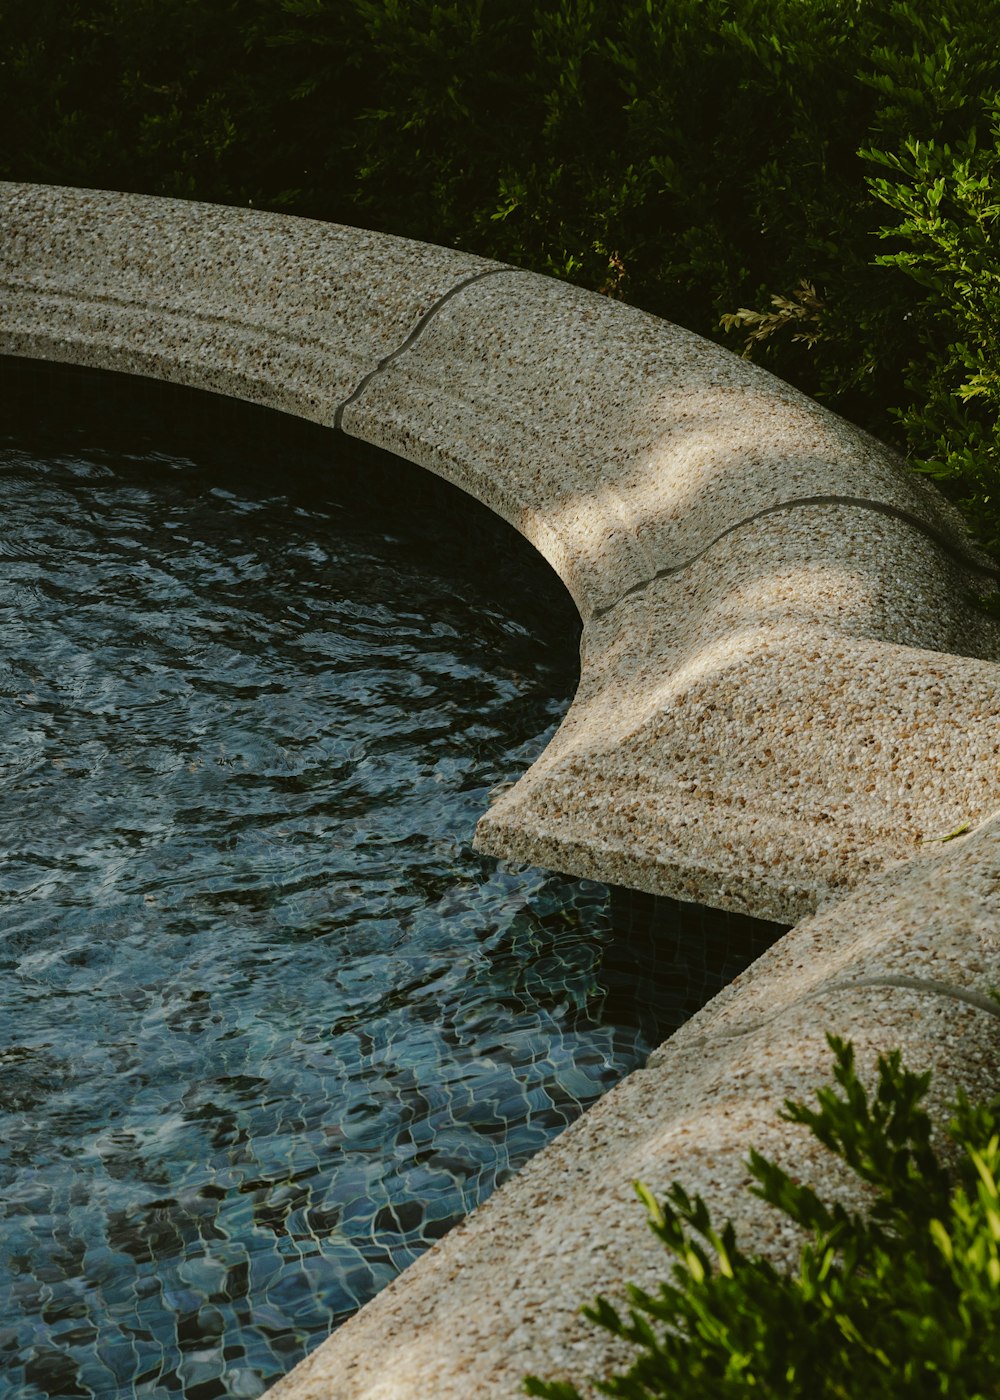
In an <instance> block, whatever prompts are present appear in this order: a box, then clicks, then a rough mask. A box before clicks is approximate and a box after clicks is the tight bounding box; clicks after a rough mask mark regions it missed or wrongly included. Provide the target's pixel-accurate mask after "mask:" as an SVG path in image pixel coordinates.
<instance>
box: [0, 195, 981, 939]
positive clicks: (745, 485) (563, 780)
mask: <svg viewBox="0 0 1000 1400" xmlns="http://www.w3.org/2000/svg"><path fill="white" fill-rule="evenodd" d="M0 206H2V241H0V285H2V287H3V308H2V317H0V352H5V353H14V354H23V355H34V356H38V357H41V358H46V357H48V358H54V359H59V360H68V361H73V362H79V363H85V364H89V365H96V366H102V367H107V368H113V369H119V370H123V369H124V370H130V371H133V372H136V373H142V374H148V375H153V376H157V377H161V378H167V379H171V380H175V381H177V382H180V383H185V384H191V385H196V386H198V387H201V388H209V389H215V390H217V391H219V392H221V393H226V394H231V395H233V396H236V397H241V398H247V399H251V400H253V401H256V402H261V403H266V404H268V405H270V406H272V407H278V408H281V409H284V410H286V411H288V412H291V413H296V414H299V415H301V416H303V417H308V418H311V419H313V420H315V421H318V422H321V423H327V424H334V423H337V424H340V425H342V426H343V428H344V429H345V430H346V431H347V432H349V433H351V434H354V435H356V436H359V437H362V438H364V439H366V440H367V441H370V442H373V443H375V444H376V445H378V446H382V447H386V448H388V449H390V450H392V451H394V452H397V453H399V454H400V455H402V456H405V457H408V458H410V459H411V460H413V461H415V462H418V463H419V464H421V465H423V466H426V467H428V468H430V469H431V470H433V471H435V472H438V473H439V474H441V475H443V476H446V477H449V478H450V479H452V480H453V481H455V482H457V483H458V484H459V485H460V486H462V487H463V488H464V489H466V490H468V491H470V492H471V493H472V494H473V495H475V496H477V497H479V498H480V499H481V500H484V501H485V502H486V503H487V504H488V505H490V506H492V507H493V508H494V509H496V510H497V511H498V512H499V513H500V514H502V515H504V516H506V517H507V518H508V519H510V520H512V521H513V522H514V524H516V525H517V526H518V527H519V528H520V529H521V530H522V531H523V532H524V533H525V534H527V535H528V537H529V538H530V539H532V540H533V541H534V543H535V544H536V545H537V546H538V548H539V549H540V550H541V551H542V553H543V554H545V555H546V556H547V558H548V559H549V561H550V562H551V563H552V564H553V565H554V567H555V568H556V569H557V571H558V572H559V574H560V575H561V577H562V578H563V579H564V581H565V582H566V583H567V586H568V587H569V588H570V591H571V592H572V593H573V595H574V597H575V599H576V601H577V604H578V606H579V608H580V611H581V613H582V615H583V617H584V619H585V622H586V632H585V636H584V657H585V661H584V667H583V677H582V681H581V686H580V692H579V695H578V697H577V700H576V703H575V704H574V706H573V708H572V710H571V711H570V714H569V715H568V716H567V719H566V722H565V724H564V725H563V727H562V729H561V730H560V732H559V735H558V736H557V738H556V740H555V741H554V742H553V744H552V745H551V746H550V748H549V750H548V751H547V752H546V754H545V755H543V757H542V759H541V760H540V761H539V763H538V764H537V765H536V768H535V769H534V770H532V772H531V773H529V775H528V776H527V777H526V778H525V779H524V780H523V781H522V782H521V783H519V784H517V785H516V786H515V787H514V788H513V789H512V790H510V791H508V792H507V793H505V794H504V796H503V798H502V801H500V802H499V803H498V804H497V806H496V807H495V808H494V809H493V810H492V811H491V812H489V813H488V814H487V815H486V816H485V817H484V819H483V821H482V822H481V823H480V827H479V831H478V836H477V840H478V843H479V845H480V847H481V848H482V849H483V850H485V851H487V852H490V853H492V854H495V855H500V856H510V857H514V858H517V859H522V860H529V861H534V862H536V863H539V864H548V865H552V866H557V867H560V868H562V869H565V870H567V871H569V872H571V873H578V874H586V875H591V876H594V877H596V878H599V879H607V880H608V881H610V882H612V883H617V884H629V885H632V886H634V887H636V888H639V889H643V890H647V891H650V892H652V893H658V894H669V895H675V896H680V897H681V898H686V899H694V900H700V901H703V902H706V903H710V904H714V905H717V906H720V907H726V908H732V909H736V910H739V911H741V912H749V913H754V914H758V915H760V916H762V917H767V918H773V919H778V920H785V921H787V920H790V919H794V918H797V917H800V916H801V915H802V914H803V913H806V912H808V911H809V910H811V909H813V908H815V907H816V905H817V903H818V902H819V901H821V900H822V899H824V898H827V897H829V895H830V894H832V893H835V892H837V891H840V890H843V889H846V888H849V887H850V886H851V885H853V884H854V883H855V882H856V881H857V880H858V879H861V878H863V877H864V876H865V875H866V874H867V873H869V872H870V871H871V870H874V869H878V868H880V867H881V866H883V865H885V864H886V863H887V862H892V861H894V860H899V859H902V858H906V857H907V856H909V855H911V854H912V852H913V850H914V849H915V847H916V845H917V843H919V842H920V841H921V840H925V839H927V838H928V837H932V836H934V835H936V834H940V832H941V831H942V830H950V829H951V828H952V827H953V826H954V825H956V824H957V823H958V822H959V821H962V820H967V819H972V820H975V819H978V818H981V817H982V816H984V815H985V814H986V813H987V812H989V811H991V810H992V809H993V808H994V807H995V806H996V805H997V804H998V803H1000V772H998V770H1000V762H998V757H1000V755H998V748H997V742H998V741H997V737H996V736H997V735H998V734H1000V698H998V696H1000V690H998V687H997V686H996V684H995V670H994V667H995V665H996V663H997V662H998V661H1000V626H998V624H997V623H996V622H991V621H989V620H988V619H987V618H986V617H985V616H983V615H979V614H976V613H974V612H973V611H972V609H971V606H970V604H969V597H970V595H971V594H974V593H976V592H978V593H987V592H990V591H993V592H995V591H996V588H997V580H996V578H995V577H994V576H993V575H992V574H991V573H990V571H989V568H988V567H987V566H984V561H983V560H982V559H981V558H980V557H979V556H978V555H977V554H976V552H975V551H974V549H973V548H972V547H971V545H970V544H969V542H968V540H967V539H966V538H965V536H964V534H963V530H962V526H961V523H960V521H959V520H958V519H957V517H956V516H955V514H954V513H953V512H952V511H951V510H950V509H949V508H947V507H946V506H945V505H944V503H943V501H942V500H941V499H940V497H938V496H937V494H936V493H935V492H934V491H933V490H932V489H931V488H930V487H929V486H928V485H927V484H926V483H925V482H923V481H922V480H921V479H919V478H917V477H915V476H914V475H913V474H912V473H910V472H908V471H907V470H906V469H905V468H904V467H903V466H902V464H900V463H899V462H898V461H897V460H896V459H895V458H894V457H893V456H892V454H891V453H889V452H888V451H887V450H886V449H884V448H883V447H881V446H880V445H879V444H878V443H877V442H875V441H874V440H872V439H870V438H868V437H867V436H865V435H864V434H862V433H859V432H858V431H856V430H855V429H853V428H851V427H850V426H849V425H848V424H846V423H844V422H843V421H842V420H840V419H838V418H836V417H835V416H834V415H832V414H830V413H828V412H826V411H825V410H823V409H821V408H820V407H818V406H817V405H816V404H814V403H812V402H811V401H810V400H808V399H806V398H804V397H803V396H802V395H801V394H798V393H797V392H796V391H794V390H792V389H790V388H789V387H788V386H787V385H784V384H782V383H780V382H779V381H778V380H776V379H774V378H773V377H772V376H771V375H768V374H766V373H764V372H763V371H761V370H759V369H757V368H755V367H754V366H752V365H750V364H748V363H747V362H746V361H743V360H741V359H738V358H737V357H736V356H734V355H731V354H729V353H727V352H726V351H724V350H720V349H719V348H718V347H716V346H713V345H710V344H709V343H708V342H706V341H703V340H701V339H699V338H698V337H697V336H694V335H691V334H690V333H689V332H687V331H684V330H681V329H679V328H678V327H676V326H671V325H669V324H667V323H665V322H662V321H658V320H656V319H655V318H654V317H651V316H648V315H645V314H644V313H642V312H638V311H635V310H633V309H631V308H628V307H625V306H622V305H621V304H620V303H617V302H612V301H609V300H607V299H605V298H602V297H599V296H596V295H593V294H591V293H588V292H583V291H580V290H578V289H577V288H573V287H570V286H567V285H565V284H563V283H559V282H555V281H553V280H551V279H548V278H544V277H537V276H534V275H532V274H526V273H522V272H517V271H513V270H510V269H504V268H502V267H500V266H499V265H497V264H493V263H487V262H483V261H482V260H479V259H476V258H473V257H470V256H468V255H466V254H460V253H454V252H450V251H448V250H447V249H441V248H432V247H428V246H426V245H423V244H414V243H409V242H406V241H405V240H402V239H397V238H388V237H384V236H381V235H377V234H372V233H367V232H364V231H362V230H357V229H346V228H341V227H337V226H333V225H323V224H318V223H314V222H310V221H308V220H304V219H293V218H288V217H285V216H281V215H274V214H260V213H255V212H253V211H247V210H233V209H226V208H222V207H219V206H209V205H198V204H193V203H187V202H184V201H177V200H159V199H153V198H147V197H139V196H126V195H118V194H109V193H101V192H94V191H77V190H64V189H50V188H45V187H37V186H12V185H6V186H3V187H2V190H0ZM994 573H995V571H994ZM959 716H960V718H959Z"/></svg>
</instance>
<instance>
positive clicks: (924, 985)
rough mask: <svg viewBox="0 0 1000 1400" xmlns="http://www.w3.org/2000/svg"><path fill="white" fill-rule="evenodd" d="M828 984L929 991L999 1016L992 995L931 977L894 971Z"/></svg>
mask: <svg viewBox="0 0 1000 1400" xmlns="http://www.w3.org/2000/svg"><path fill="white" fill-rule="evenodd" d="M828 986H829V989H830V990H831V991H832V990H837V991H840V990H843V989H845V988H848V987H902V988H905V989H907V990H909V991H913V992H930V993H932V994H933V995H934V996H939V997H950V998H951V1000H952V1001H964V1002H966V1003H967V1004H968V1005H969V1006H975V1007H977V1008H978V1009H979V1010H980V1011H988V1012H989V1014H990V1015H991V1016H997V1017H1000V1002H995V1001H994V1000H993V999H992V997H988V996H985V995H984V994H983V993H982V992H974V991H972V989H971V988H968V987H956V986H954V984H953V983H951V982H938V981H936V980H935V979H934V978H931V977H908V976H906V974H905V973H894V974H886V975H885V976H883V977H859V978H858V979H857V980H856V981H854V982H831V983H829V984H828Z"/></svg>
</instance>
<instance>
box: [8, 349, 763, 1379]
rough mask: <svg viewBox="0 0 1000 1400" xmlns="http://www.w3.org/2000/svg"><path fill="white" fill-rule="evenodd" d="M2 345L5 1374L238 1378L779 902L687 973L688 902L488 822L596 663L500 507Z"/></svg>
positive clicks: (310, 438)
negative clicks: (34, 362) (493, 801)
mask: <svg viewBox="0 0 1000 1400" xmlns="http://www.w3.org/2000/svg"><path fill="white" fill-rule="evenodd" d="M12 377H13V378H14V379H16V381H17V393H16V394H13V395H11V394H5V419H6V427H5V431H4V434H3V436H0V501H2V505H3V529H2V534H0V639H2V645H0V706H2V722H3V749H2V759H0V845H2V848H3V849H4V851H5V859H4V862H3V865H2V868H0V1390H2V1393H3V1394H4V1396H5V1397H7V1400H39V1397H43V1396H44V1397H57V1396H58V1397H69V1396H87V1397H92V1400H106V1398H107V1397H118V1396H135V1397H143V1398H144V1400H147V1398H148V1400H154V1397H155V1400H159V1398H160V1397H167V1396H171V1397H178V1396H184V1397H187V1400H212V1397H216V1396H235V1397H242V1396H246V1397H252V1396H257V1395H259V1394H261V1393H262V1392H263V1390H264V1389H265V1388H266V1386H267V1385H268V1384H269V1383H270V1382H272V1381H273V1380H275V1379H276V1378H277V1377H278V1376H280V1375H282V1374H284V1373H285V1372H286V1371H287V1370H289V1369H290V1368H291V1366H292V1365H294V1364H295V1362H297V1361H298V1360H300V1359H301V1358H302V1357H303V1356H304V1355H305V1354H306V1353H307V1352H308V1351H309V1350H310V1349H311V1348H312V1347H313V1346H315V1345H316V1344H318V1342H319V1341H321V1340H322V1339H323V1337H325V1336H326V1335H327V1334H328V1333H329V1332H330V1330H331V1329H332V1328H333V1327H335V1326H336V1325H337V1324H338V1323H339V1322H340V1321H342V1320H343V1319H345V1318H346V1317H348V1316H349V1315H350V1314H351V1313H352V1312H354V1311H355V1310H356V1309H357V1308H358V1307H359V1306H360V1305H361V1304H362V1303H364V1302H365V1301H366V1300H367V1299H368V1298H370V1297H371V1296H372V1295H373V1294H374V1293H375V1292H376V1291H377V1290H378V1289H379V1288H381V1287H382V1286H383V1285H384V1284H385V1283H387V1282H388V1281H389V1280H390V1279H391V1278H392V1277H394V1276H395V1275H396V1274H397V1273H398V1272H399V1271H400V1270H401V1269H402V1268H404V1267H405V1266H406V1265H407V1264H408V1263H410V1262H411V1261H412V1260H414V1259H416V1258H417V1256H418V1255H419V1254H420V1253H421V1252H422V1251H423V1250H425V1249H426V1248H427V1247H428V1246H429V1245H431V1244H432V1243H433V1242H434V1241H435V1240H436V1239H438V1238H440V1237H441V1236H442V1235H443V1234H444V1233H445V1232H446V1231H447V1230H448V1229H449V1227H450V1226H451V1225H453V1224H454V1223H455V1222H456V1221H457V1220H458V1219H460V1218H461V1217H462V1216H463V1215H464V1214H465V1213H467V1212H468V1211H469V1210H471V1209H472V1208H473V1207H474V1206H476V1205H477V1204H478V1203H480V1202H481V1201H483V1200H484V1199H485V1198H486V1197H487V1196H488V1195H489V1194H490V1192H491V1191H492V1190H493V1189H494V1188H495V1187H496V1185H497V1184H498V1183H500V1182H502V1181H503V1180H504V1179H505V1178H506V1177H508V1176H509V1175H510V1174H511V1173H512V1172H513V1171H514V1170H515V1169H516V1168H517V1166H518V1165H520V1164H521V1163H523V1162H524V1161H525V1160H526V1159H527V1158H528V1157H529V1156H530V1155H531V1154H532V1153H534V1152H535V1151H537V1150H538V1149H539V1148H540V1147H541V1146H542V1145H543V1144H544V1143H545V1142H546V1141H547V1140H548V1139H549V1138H550V1137H551V1136H552V1135H553V1134H555V1133H557V1132H558V1131H559V1130H560V1129H562V1128H563V1127H565V1126H566V1124H568V1123H569V1122H570V1121H571V1120H572V1119H573V1118H575V1117H576V1116H577V1115H578V1114H579V1113H580V1112H581V1111H582V1110H583V1109H584V1108H586V1106H587V1105H588V1104H590V1103H591V1102H593V1101H594V1099H595V1098H596V1097H598V1096H599V1095H600V1094H601V1093H603V1092H604V1091H605V1090H606V1089H607V1088H608V1087H609V1086H610V1085H611V1084H613V1083H614V1082H615V1081H616V1080H618V1079H619V1078H620V1077H621V1076H622V1075H624V1074H625V1073H627V1072H628V1071H629V1070H630V1069H632V1068H634V1067H636V1066H637V1065H639V1064H641V1063H642V1062H643V1060H644V1058H645V1057H646V1055H647V1054H648V1052H649V1050H650V1049H651V1048H652V1047H653V1045H655V1044H656V1043H657V1042H658V1041H659V1040H660V1039H662V1038H663V1036H664V1035H665V1034H667V1033H668V1031H669V1030H670V1029H671V1028H672V1027H673V1026H674V1025H676V1024H677V1023H678V1021H679V1020H681V1019H683V1017H684V1015H685V1014H688V1013H689V1012H690V1010H692V1009H693V1006H694V1005H697V1004H700V1002H701V1001H703V1000H704V999H705V998H706V996H707V995H708V994H710V992H711V991H714V990H715V988H716V986H718V985H721V984H722V982H723V981H725V980H727V979H728V978H729V977H731V976H733V975H734V974H735V972H736V971H738V970H739V968H740V967H741V966H742V965H743V964H744V963H745V962H747V961H749V960H750V958H751V957H752V956H755V955H756V954H757V953H759V952H760V951H761V950H762V949H763V947H764V946H766V944H767V943H768V942H770V941H771V940H772V939H773V937H774V936H775V933H776V932H777V931H778V930H776V929H775V928H774V927H773V926H770V925H751V924H750V923H749V921H747V922H746V925H745V927H741V928H740V929H739V930H738V931H737V933H735V934H732V936H730V933H729V932H727V933H726V934H725V938H724V946H723V947H722V949H721V954H720V958H719V960H718V961H717V963H716V965H715V966H714V967H712V968H707V967H706V965H705V959H704V955H703V951H702V948H703V945H704V938H703V930H702V931H701V932H699V926H698V925H697V922H696V921H695V922H690V920H689V923H688V925H684V923H683V919H680V918H679V914H682V913H683V911H682V910H680V907H679V906H673V908H672V910H671V911H668V913H667V914H666V915H665V914H664V911H663V908H662V907H660V908H659V909H658V912H657V915H656V920H654V921H653V922H652V923H650V922H649V921H648V920H647V924H648V927H645V930H644V931H643V930H638V929H637V928H636V927H635V926H634V925H635V920H634V918H633V917H632V916H631V915H629V916H628V917H625V916H623V914H622V910H623V908H624V907H625V906H624V904H623V896H622V895H621V894H620V893H618V892H613V891H609V890H608V889H607V888H606V887H604V886H600V885H595V884H593V883H589V882H584V881H576V880H572V879H568V878H564V877H561V876H557V875H552V874H550V873H548V872H544V871H539V870H532V869H520V868H514V867H507V866H503V865H499V864H498V863H497V862H495V861H493V860H491V859H487V858H484V857H480V856H478V855H476V854H475V853H474V852H473V851H472V849H471V846H470V838H471V835H472V832H473V829H474V826H475V822H476V819H477V817H478V816H479V815H480V813H481V812H482V811H483V810H484V808H485V807H486V805H487V803H488V801H489V795H490V792H491V790H492V789H493V788H495V787H496V786H497V785H500V784H504V783H509V782H512V781H514V780H515V779H516V777H517V776H518V775H519V774H520V773H521V772H522V771H523V770H524V768H525V767H526V766H527V764H528V763H529V762H530V761H531V760H532V759H533V758H534V757H535V756H536V755H537V754H538V753H539V752H540V751H541V749H542V748H543V747H544V744H545V743H546V741H547V739H548V737H549V736H550V735H551V733H552V731H553V729H554V727H555V725H556V724H557V723H558V720H559V718H560V716H561V715H562V713H563V712H564V710H565V708H566V705H567V704H568V701H569V698H570V696H571V694H572V691H573V688H574V685H575V682H576V677H577V669H576V668H577V643H578V635H579V622H578V619H577V617H576V614H575V611H574V609H573V607H572V604H571V603H570V601H569V598H568V596H567V595H566V594H565V592H564V591H563V589H562V586H561V584H560V583H559V582H558V580H557V579H556V578H555V576H554V575H553V574H552V573H551V572H550V571H549V570H548V568H547V566H545V565H544V564H543V562H542V561H541V560H540V559H539V558H538V556H537V555H535V554H534V552H533V551H532V550H531V549H530V547H529V546H527V545H526V544H525V543H524V542H523V541H522V540H520V538H519V537H518V536H516V535H515V534H514V532H513V531H511V530H509V529H508V528H507V527H506V526H504V525H503V524H502V523H501V522H499V521H497V520H495V519H494V518H493V517H492V516H490V515H489V514H488V513H487V512H485V511H482V510H481V509H479V508H477V507H475V506H474V504H473V503H472V502H469V501H466V500H465V498H459V497H458V495H457V493H452V492H450V490H449V489H447V488H445V487H444V486H443V485H441V484H437V483H434V482H433V481H432V480H431V479H430V478H428V477H426V476H425V475H424V474H422V473H420V472H418V471H416V469H413V468H409V467H407V466H405V464H398V463H395V462H393V461H391V460H387V459H385V458H383V457H380V456H378V455H377V454H372V453H370V452H368V453H365V452H362V451H353V452H352V450H351V449H350V447H349V446H348V445H345V444H344V442H343V441H342V440H341V439H339V438H337V437H335V436H334V435H333V434H332V433H328V432H327V433H324V432H320V431H319V430H312V429H306V428H305V427H304V426H301V425H294V424H290V423H289V422H288V421H287V420H283V419H280V418H278V417H277V415H265V414H263V413H260V412H258V413H257V414H256V415H254V413H252V411H251V410H249V409H245V410H240V411H239V412H237V411H236V410H235V409H232V408H228V409H227V410H226V411H225V412H223V411H221V410H218V411H215V410H212V411H210V410H209V409H207V408H205V406H204V402H203V401H201V400H196V399H195V398H194V397H191V398H188V399H186V398H184V396H183V395H177V394H175V395H173V396H171V395H170V394H169V393H166V392H165V391H159V392H157V391H152V390H150V391H149V392H148V393H146V392H145V391H143V392H140V391H139V389H138V388H137V387H136V386H135V385H133V386H131V387H130V388H129V389H128V390H122V388H121V387H120V385H118V384H116V383H112V382H111V381H110V380H107V379H105V378H103V377H100V376H94V375H91V376H85V377H82V378H81V377H79V376H78V377H75V378H74V377H70V376H64V375H62V376H61V375H54V374H52V375H47V376H39V377H38V378H37V379H35V378H32V376H31V375H30V374H28V373H27V372H25V375H24V377H23V378H21V379H18V378H17V376H16V375H15V374H14V372H13V371H10V373H9V375H8V379H7V381H5V382H7V383H8V384H9V383H10V382H12ZM15 401H16V402H15ZM213 413H214V416H213ZM241 415H242V416H241ZM625 904H627V901H625ZM662 904H663V902H661V906H662ZM696 914H697V911H692V913H691V916H690V918H691V919H693V918H694V916H695V915H696ZM665 918H666V920H667V924H668V925H669V927H668V930H667V932H666V933H664V931H663V930H664V919H665ZM657 921H658V922H657ZM671 921H672V922H671ZM654 924H655V927H654ZM728 928H729V926H728V925H727V929H728ZM733 928H736V924H734V925H733ZM643 939H645V940H646V945H647V946H646V952H644V951H643ZM654 945H655V947H656V948H659V949H660V950H661V953H662V949H663V948H664V947H668V948H672V949H673V953H672V955H671V956H670V957H668V958H663V957H662V956H661V957H660V958H659V960H657V957H656V956H655V955H654V954H653V952H652V949H653V948H654ZM685 949H687V952H686V953H685V952H684V950H685ZM647 952H648V953H649V956H647V955H646V953H647ZM685 957H687V958H688V961H689V962H690V964H691V967H690V968H689V969H688V970H687V971H685V970H684V958H685ZM654 967H657V968H659V973H658V974H656V975H654V974H653V973H652V972H651V968H654ZM691 969H694V971H692V970H691Z"/></svg>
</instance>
